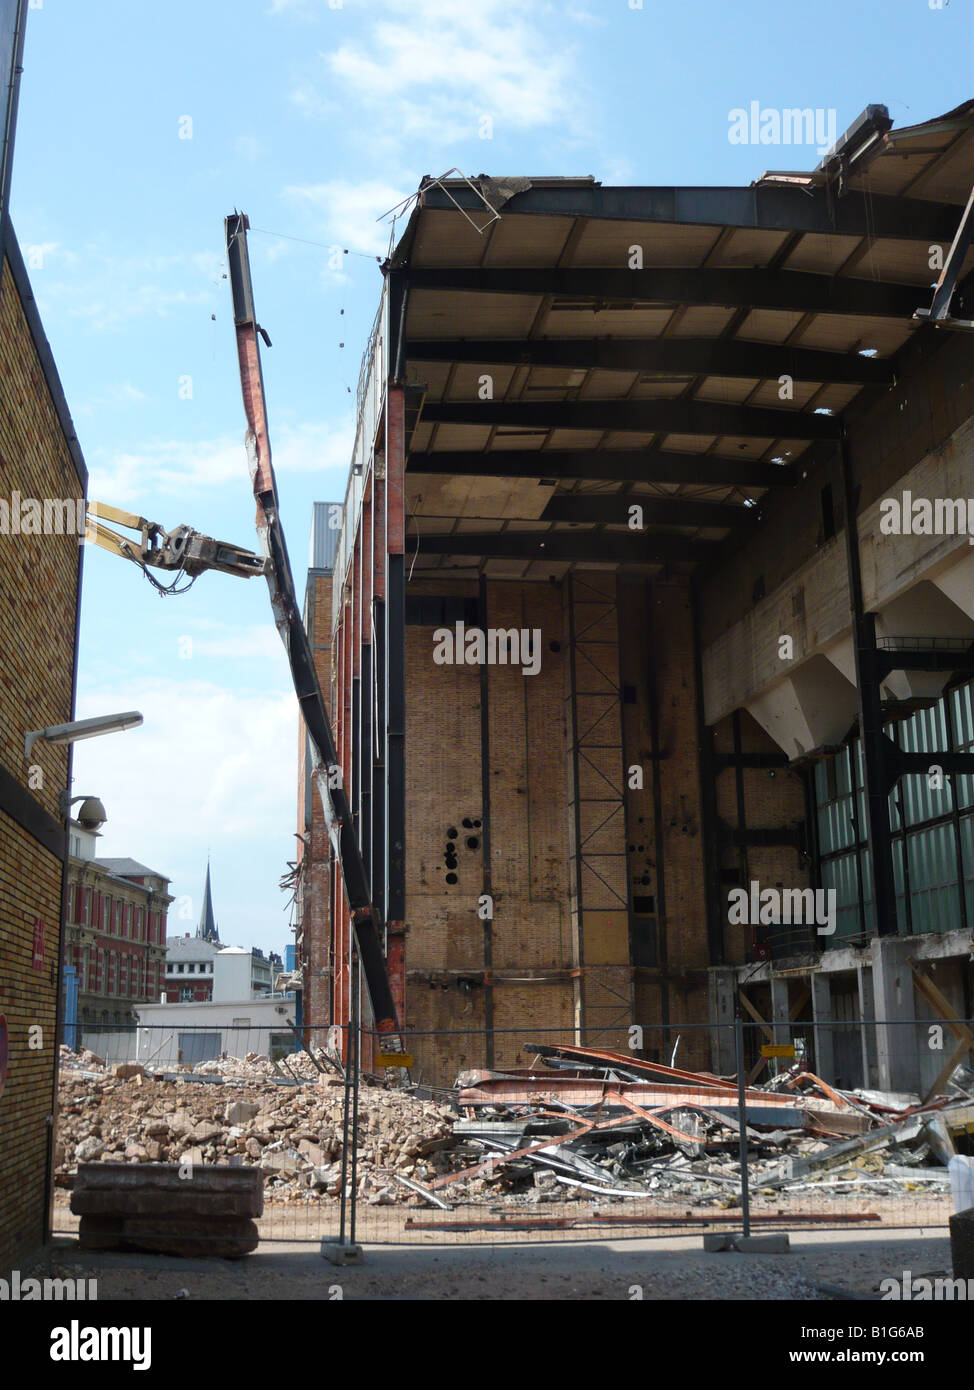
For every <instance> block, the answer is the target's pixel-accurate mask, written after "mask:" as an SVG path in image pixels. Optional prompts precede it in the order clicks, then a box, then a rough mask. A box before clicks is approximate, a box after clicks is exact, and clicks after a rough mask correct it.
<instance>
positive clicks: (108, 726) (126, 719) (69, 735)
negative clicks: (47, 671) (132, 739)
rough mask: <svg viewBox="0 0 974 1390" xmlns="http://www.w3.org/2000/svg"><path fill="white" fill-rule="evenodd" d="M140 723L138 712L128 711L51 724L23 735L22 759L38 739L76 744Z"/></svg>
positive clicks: (131, 727)
mask: <svg viewBox="0 0 974 1390" xmlns="http://www.w3.org/2000/svg"><path fill="white" fill-rule="evenodd" d="M141 723H142V715H141V714H140V713H139V711H138V710H137V709H130V710H127V711H126V712H125V713H124V714H99V715H96V716H95V718H94V719H76V720H74V722H73V723H71V724H52V725H50V727H49V728H47V729H32V730H31V732H30V733H28V734H25V735H24V757H25V758H29V757H30V755H31V749H32V748H33V747H34V744H35V743H36V742H37V740H38V739H39V738H42V739H44V740H45V741H46V742H47V743H77V742H78V741H79V740H80V739H83V738H97V737H98V736H99V735H100V734H117V733H121V731H122V730H123V729H134V728H137V727H138V725H139V724H141Z"/></svg>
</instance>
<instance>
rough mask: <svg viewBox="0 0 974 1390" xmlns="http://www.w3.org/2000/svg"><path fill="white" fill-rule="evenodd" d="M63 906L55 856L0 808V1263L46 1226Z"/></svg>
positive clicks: (13, 1256) (35, 1238) (9, 1259)
mask: <svg viewBox="0 0 974 1390" xmlns="http://www.w3.org/2000/svg"><path fill="white" fill-rule="evenodd" d="M60 907H61V862H60V860H58V859H56V858H55V857H54V855H52V854H50V853H48V851H47V850H45V849H43V848H42V847H41V846H40V845H38V843H37V841H36V840H34V839H33V838H32V837H31V836H30V835H28V834H27V833H26V832H25V831H23V830H22V829H21V828H20V826H19V825H17V823H16V821H14V820H12V819H11V818H10V817H9V816H7V815H5V814H4V813H3V812H0V1013H2V1014H4V1015H5V1017H6V1020H7V1032H8V1038H9V1058H8V1071H7V1084H6V1087H5V1088H4V1092H3V1095H2V1097H0V1269H2V1268H4V1267H5V1266H6V1265H7V1264H8V1263H10V1262H12V1261H14V1260H15V1259H16V1258H17V1256H18V1254H19V1253H20V1252H21V1251H25V1250H27V1249H29V1248H30V1247H31V1246H32V1245H37V1244H40V1241H41V1238H42V1231H43V1226H44V1181H45V1172H46V1164H47V1145H48V1139H49V1136H50V1128H49V1126H48V1123H47V1117H48V1116H49V1115H50V1114H51V1105H52V1100H53V1085H54V1057H55V1053H56V1047H55V1042H56V1039H55V1018H54V1011H55V1003H56V995H55V981H56V976H57V937H58V932H57V923H58V917H59V913H60ZM35 917H41V918H42V919H43V920H44V922H45V923H46V924H47V931H46V934H45V958H44V969H43V970H42V971H37V970H34V969H33V968H32V965H31V961H32V956H33V946H34V918H35ZM35 1025H37V1029H39V1031H38V1030H37V1029H35V1031H34V1032H33V1033H32V1032H31V1029H32V1028H35ZM38 1044H39V1045H38Z"/></svg>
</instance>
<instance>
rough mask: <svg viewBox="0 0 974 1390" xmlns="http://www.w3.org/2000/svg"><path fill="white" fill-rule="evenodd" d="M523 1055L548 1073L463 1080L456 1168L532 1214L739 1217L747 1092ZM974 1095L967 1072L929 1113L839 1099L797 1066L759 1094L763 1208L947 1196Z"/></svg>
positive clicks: (702, 1076)
mask: <svg viewBox="0 0 974 1390" xmlns="http://www.w3.org/2000/svg"><path fill="white" fill-rule="evenodd" d="M525 1050H526V1051H528V1052H533V1053H535V1054H537V1056H538V1057H539V1058H540V1059H541V1061H542V1063H543V1065H542V1066H541V1067H539V1068H537V1069H535V1070H531V1071H527V1070H510V1071H468V1072H464V1073H462V1074H461V1075H460V1076H459V1077H458V1078H457V1087H458V1096H457V1099H458V1106H459V1110H460V1112H461V1116H462V1118H461V1119H459V1120H458V1121H457V1123H456V1124H455V1126H454V1134H455V1135H456V1137H457V1138H458V1139H459V1140H460V1141H461V1148H460V1149H459V1150H458V1152H457V1157H458V1158H461V1157H462V1156H463V1154H464V1153H465V1152H469V1153H471V1155H473V1154H478V1153H479V1154H480V1155H481V1163H480V1164H479V1165H476V1166H473V1167H471V1168H470V1169H469V1173H470V1176H471V1178H474V1179H479V1180H480V1182H481V1185H482V1184H483V1182H485V1181H486V1182H489V1183H491V1184H492V1185H493V1184H500V1185H503V1183H504V1182H506V1184H507V1185H510V1184H512V1183H516V1182H517V1180H518V1179H523V1180H525V1181H526V1183H527V1184H528V1185H529V1187H530V1200H532V1201H558V1200H568V1199H569V1198H570V1197H571V1196H572V1194H573V1193H577V1192H578V1190H579V1189H582V1190H586V1191H591V1192H596V1193H600V1194H602V1195H604V1196H607V1197H610V1198H614V1199H616V1200H620V1199H624V1198H626V1197H629V1198H636V1197H639V1198H643V1199H645V1198H647V1197H650V1198H653V1199H655V1200H656V1201H658V1202H660V1203H661V1204H662V1203H664V1202H669V1201H670V1200H671V1199H672V1200H674V1201H678V1202H684V1203H686V1202H687V1201H689V1202H691V1203H692V1204H693V1205H694V1206H716V1207H728V1206H736V1205H738V1203H739V1200H740V1127H739V1120H738V1114H739V1112H738V1094H737V1085H736V1081H735V1080H733V1079H728V1078H723V1077H718V1076H714V1075H711V1074H709V1073H705V1072H685V1071H679V1070H677V1069H676V1068H673V1067H667V1066H663V1065H661V1064H658V1063H654V1062H646V1061H643V1060H641V1059H638V1058H634V1057H631V1056H626V1055H623V1054H620V1053H614V1052H602V1051H598V1050H596V1049H592V1048H584V1047H574V1048H572V1047H544V1046H541V1045H538V1044H530V1043H529V1044H527V1045H526V1047H525ZM972 1090H974V1076H972V1075H971V1074H970V1073H969V1072H965V1071H964V1070H963V1069H958V1071H957V1072H955V1074H954V1077H953V1079H952V1081H951V1082H950V1083H949V1084H948V1088H947V1091H948V1093H947V1094H945V1095H940V1096H936V1097H934V1098H932V1099H931V1100H930V1101H928V1102H927V1103H926V1104H921V1101H920V1098H919V1097H918V1096H894V1095H889V1094H883V1093H878V1092H869V1091H840V1090H837V1089H835V1088H833V1087H831V1086H829V1085H828V1084H827V1083H826V1082H824V1081H822V1080H820V1079H819V1078H818V1077H816V1076H815V1075H814V1074H813V1073H811V1072H809V1071H807V1070H805V1069H803V1068H801V1067H799V1066H795V1067H793V1068H791V1069H790V1070H788V1071H786V1072H784V1073H782V1074H780V1075H779V1076H777V1077H775V1078H774V1079H773V1081H771V1082H770V1083H768V1084H766V1085H763V1086H750V1087H748V1088H747V1089H746V1096H745V1103H746V1110H747V1127H746V1139H747V1150H748V1173H749V1179H750V1186H751V1192H752V1195H753V1196H754V1197H756V1198H757V1199H758V1200H759V1201H760V1199H761V1198H762V1197H769V1198H772V1199H774V1200H775V1201H776V1202H778V1203H780V1202H781V1201H782V1199H783V1198H784V1197H786V1195H787V1194H789V1193H803V1194H807V1193H809V1192H812V1193H814V1194H815V1195H816V1197H817V1198H821V1199H822V1202H823V1203H825V1202H828V1201H830V1200H832V1199H834V1198H836V1197H839V1196H847V1195H849V1194H857V1195H859V1196H876V1197H878V1196H894V1197H895V1196H902V1195H905V1194H917V1193H921V1194H923V1193H926V1194H930V1195H937V1194H946V1193H948V1192H949V1189H950V1179H949V1174H948V1169H947V1164H948V1162H949V1160H950V1158H951V1157H952V1156H953V1154H954V1153H955V1152H957V1149H958V1147H963V1146H965V1145H966V1142H967V1140H966V1136H967V1135H968V1134H970V1133H971V1132H972V1131H974V1098H972ZM484 1154H486V1155H488V1157H487V1159H486V1160H483V1155H484ZM501 1174H503V1180H502V1179H501V1177H500V1175H501ZM485 1175H486V1176H485ZM460 1182H462V1180H458V1178H457V1177H456V1176H454V1177H452V1178H450V1177H444V1178H441V1179H439V1180H437V1181H434V1182H433V1183H432V1184H430V1185H429V1190H428V1192H427V1193H426V1196H427V1199H428V1201H429V1202H430V1204H431V1205H437V1206H441V1205H444V1203H443V1201H442V1197H443V1196H450V1197H453V1196H455V1194H456V1193H457V1192H458V1191H459V1190H460ZM463 1185H464V1186H466V1184H463ZM522 1186H524V1183H522ZM494 1190H497V1189H496V1187H495V1188H494Z"/></svg>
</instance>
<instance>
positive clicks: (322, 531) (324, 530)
mask: <svg viewBox="0 0 974 1390" xmlns="http://www.w3.org/2000/svg"><path fill="white" fill-rule="evenodd" d="M336 509H337V510H336ZM341 515H342V504H341V503H340V502H315V503H313V504H312V510H311V554H310V557H309V563H310V566H311V568H312V569H315V570H327V571H328V572H329V573H331V572H332V571H333V570H334V568H335V554H336V551H337V549H338V536H339V532H340V530H341V527H340V526H333V525H330V524H329V523H330V521H331V520H332V519H334V518H335V517H339V518H341Z"/></svg>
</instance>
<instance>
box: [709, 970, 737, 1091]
mask: <svg viewBox="0 0 974 1390" xmlns="http://www.w3.org/2000/svg"><path fill="white" fill-rule="evenodd" d="M709 974H710V985H709V991H710V1017H711V1018H712V1019H713V1020H714V1022H715V1023H717V1024H719V1025H720V1026H719V1027H716V1028H713V1029H712V1030H711V1062H710V1065H711V1066H712V1068H713V1070H714V1071H715V1072H716V1073H717V1074H718V1075H719V1076H730V1075H731V1074H732V1073H733V1071H734V1067H735V1063H734V1003H735V999H736V995H737V975H736V974H735V972H734V971H733V970H711V971H710V972H709Z"/></svg>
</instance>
